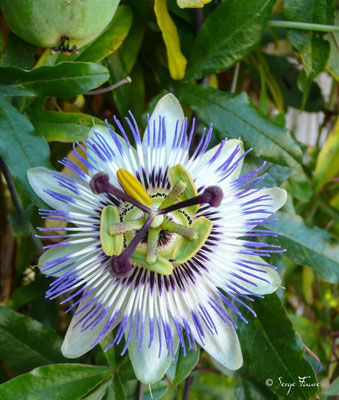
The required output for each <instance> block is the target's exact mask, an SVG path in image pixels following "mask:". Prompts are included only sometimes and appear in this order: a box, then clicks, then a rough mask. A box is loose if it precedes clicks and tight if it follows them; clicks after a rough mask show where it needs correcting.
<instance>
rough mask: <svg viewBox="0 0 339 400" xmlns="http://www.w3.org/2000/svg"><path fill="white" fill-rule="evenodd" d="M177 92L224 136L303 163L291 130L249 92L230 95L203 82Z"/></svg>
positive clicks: (277, 158)
mask: <svg viewBox="0 0 339 400" xmlns="http://www.w3.org/2000/svg"><path fill="white" fill-rule="evenodd" d="M176 93H177V95H178V96H179V98H180V99H181V100H183V101H184V102H185V103H187V104H188V105H189V106H190V107H191V108H192V109H193V110H194V111H195V113H196V114H197V115H198V117H199V118H200V119H201V120H202V122H203V123H205V124H206V125H209V124H210V123H213V127H214V129H215V130H216V131H217V132H218V133H219V135H220V137H222V138H235V139H238V138H240V139H242V140H244V141H245V142H246V143H247V144H248V145H249V146H251V147H252V148H253V150H254V153H255V155H256V156H259V157H261V158H263V159H265V160H268V161H271V162H273V163H275V164H279V165H284V166H288V167H292V166H295V165H297V164H298V163H301V160H302V152H301V149H300V147H299V145H298V144H297V142H296V141H295V140H294V139H293V138H292V137H291V135H290V133H289V132H288V131H287V130H286V129H284V128H282V127H280V126H278V125H276V124H274V123H273V122H271V121H270V120H269V119H268V118H266V117H265V116H264V115H263V113H262V112H261V111H260V110H259V109H257V108H256V107H255V106H254V104H253V103H252V102H251V100H250V99H249V97H248V95H247V94H246V93H241V94H231V93H226V92H222V91H219V90H217V89H213V88H211V87H207V86H202V85H193V84H191V85H181V86H179V88H178V90H177V92H176Z"/></svg>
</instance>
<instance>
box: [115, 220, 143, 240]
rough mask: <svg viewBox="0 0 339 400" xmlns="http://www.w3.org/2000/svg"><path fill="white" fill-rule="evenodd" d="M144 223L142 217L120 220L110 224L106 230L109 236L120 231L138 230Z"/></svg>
mask: <svg viewBox="0 0 339 400" xmlns="http://www.w3.org/2000/svg"><path fill="white" fill-rule="evenodd" d="M144 223H145V220H144V219H143V218H142V219H135V220H133V221H127V222H121V223H120V224H114V225H111V226H110V227H109V228H108V232H109V234H110V235H111V236H115V235H120V234H121V233H126V232H130V231H134V230H138V229H140V228H142V226H143V225H144Z"/></svg>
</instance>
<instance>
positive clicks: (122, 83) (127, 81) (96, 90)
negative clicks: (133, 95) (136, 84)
mask: <svg viewBox="0 0 339 400" xmlns="http://www.w3.org/2000/svg"><path fill="white" fill-rule="evenodd" d="M131 82H132V79H131V77H129V76H127V78H125V79H122V80H121V81H119V82H116V83H115V84H114V85H111V86H108V87H105V88H102V89H95V90H90V91H89V92H86V93H85V94H86V95H88V96H93V95H95V94H102V93H107V92H110V91H111V90H114V89H116V88H118V87H119V86H121V85H124V84H125V83H131Z"/></svg>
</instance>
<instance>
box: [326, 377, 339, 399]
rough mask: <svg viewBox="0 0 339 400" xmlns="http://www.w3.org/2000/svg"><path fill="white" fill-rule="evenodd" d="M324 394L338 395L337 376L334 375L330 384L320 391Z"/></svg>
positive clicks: (338, 378)
mask: <svg viewBox="0 0 339 400" xmlns="http://www.w3.org/2000/svg"><path fill="white" fill-rule="evenodd" d="M322 394H323V395H324V396H339V377H336V378H335V380H334V381H333V382H332V383H331V385H330V386H329V387H328V388H327V389H325V390H324V391H323V393H322Z"/></svg>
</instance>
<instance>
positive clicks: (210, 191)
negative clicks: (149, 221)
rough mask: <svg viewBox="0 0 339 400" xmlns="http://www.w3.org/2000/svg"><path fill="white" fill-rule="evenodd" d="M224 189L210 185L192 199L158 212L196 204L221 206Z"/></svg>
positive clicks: (165, 212)
mask: <svg viewBox="0 0 339 400" xmlns="http://www.w3.org/2000/svg"><path fill="white" fill-rule="evenodd" d="M223 196H224V194H223V191H222V189H220V187H219V186H209V187H207V188H206V189H205V190H204V191H203V193H201V194H199V195H198V196H196V197H192V198H191V199H188V200H184V201H181V202H180V203H177V204H173V205H172V206H169V207H166V208H163V209H162V210H158V211H157V214H158V215H162V214H167V213H169V212H172V211H176V210H179V209H180V208H185V207H190V206H193V205H196V204H206V203H207V204H209V205H210V206H212V207H219V206H220V203H221V202H222V199H223Z"/></svg>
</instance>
